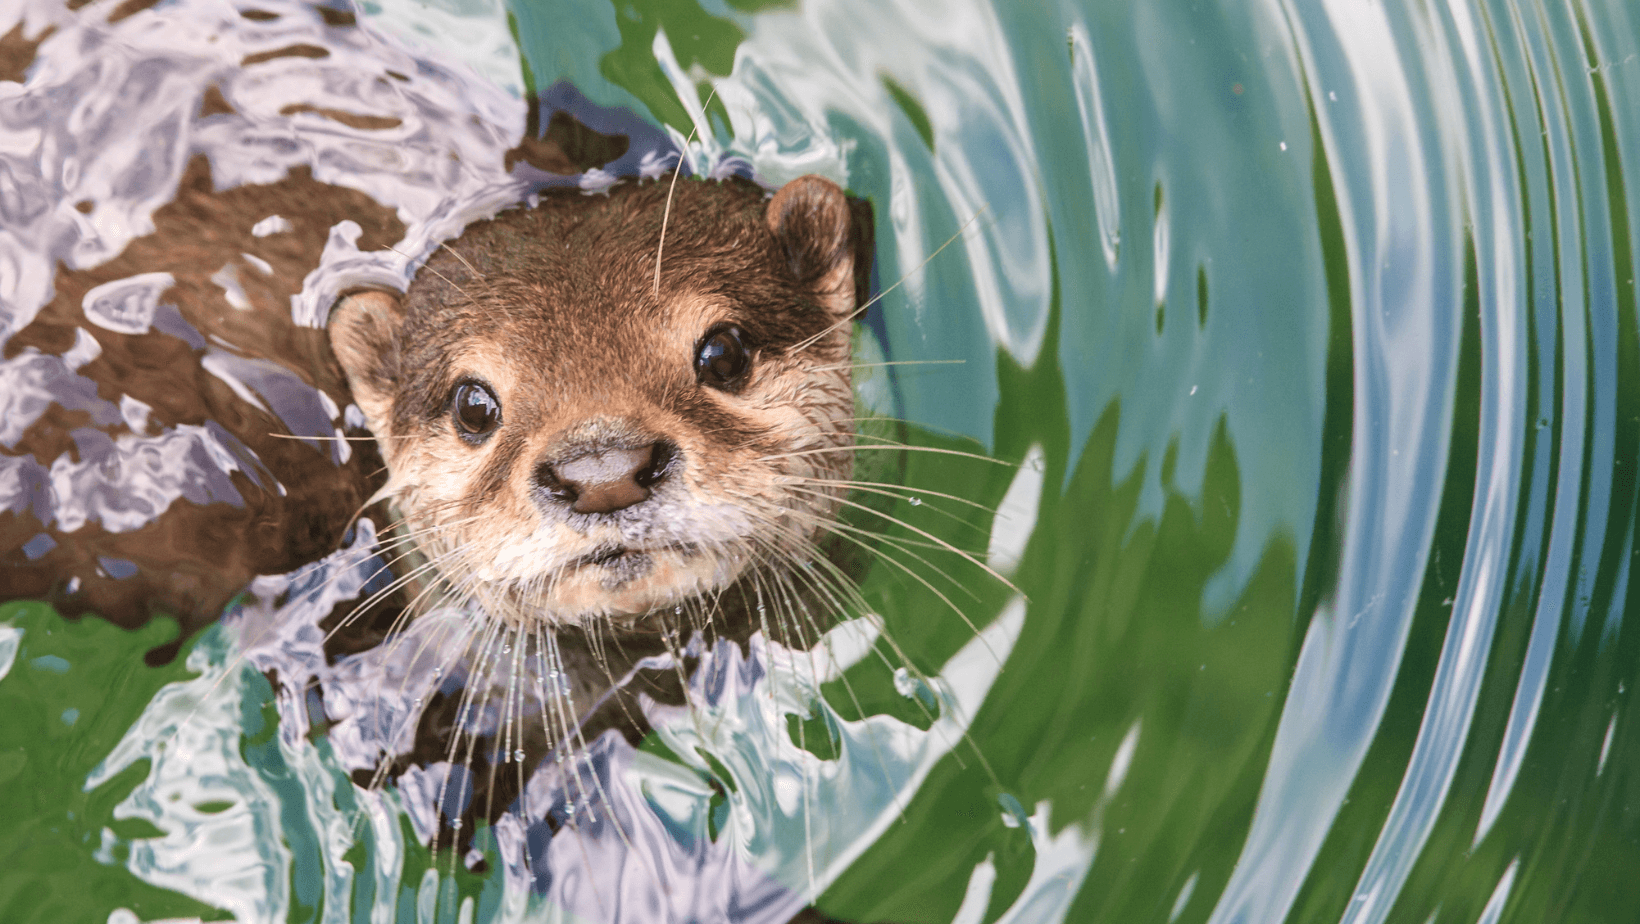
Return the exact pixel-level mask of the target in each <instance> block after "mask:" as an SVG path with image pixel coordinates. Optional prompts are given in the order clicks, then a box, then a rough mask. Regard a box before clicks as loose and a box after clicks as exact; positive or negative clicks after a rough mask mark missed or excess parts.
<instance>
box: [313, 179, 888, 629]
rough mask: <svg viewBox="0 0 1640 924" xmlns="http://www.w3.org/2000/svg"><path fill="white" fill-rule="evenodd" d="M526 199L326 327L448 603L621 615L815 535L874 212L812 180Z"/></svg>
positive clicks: (687, 593) (408, 526) (830, 508)
mask: <svg viewBox="0 0 1640 924" xmlns="http://www.w3.org/2000/svg"><path fill="white" fill-rule="evenodd" d="M666 198H667V184H666V183H665V182H661V183H647V184H642V185H623V186H619V187H616V188H615V189H613V190H612V191H611V193H610V195H609V196H608V197H602V196H583V195H581V194H579V192H578V191H574V190H571V191H569V192H567V193H563V192H552V193H548V194H544V195H543V196H542V201H541V204H540V206H539V207H538V208H532V209H520V210H515V211H511V212H507V213H503V214H502V215H500V216H497V217H496V218H495V219H493V220H491V221H487V222H484V223H481V224H478V225H474V226H472V227H470V228H468V229H467V230H466V231H465V232H464V233H463V235H462V236H461V237H460V238H459V239H458V240H456V241H455V242H453V243H451V244H450V245H449V246H448V247H446V248H443V249H441V250H440V251H439V253H438V254H436V255H435V256H434V257H433V258H432V259H431V260H429V261H428V263H427V265H426V266H425V267H423V268H422V270H421V271H420V273H418V275H417V276H416V279H415V280H414V282H413V283H412V285H411V286H410V290H409V292H408V293H406V294H405V295H403V296H398V295H395V294H390V293H386V292H379V291H367V292H358V293H354V294H352V295H350V296H347V297H345V298H344V299H343V300H342V301H341V302H339V303H338V304H337V306H336V308H335V309H334V310H333V312H332V317H331V321H330V336H331V342H332V345H333V347H334V349H335V352H336V355H337V357H338V359H339V360H340V361H341V364H342V367H343V369H344V370H345V371H346V373H347V377H348V381H349V384H350V386H351V388H352V391H353V394H354V398H355V400H356V401H357V403H358V405H359V407H360V408H361V409H362V410H363V411H364V414H365V417H366V419H367V421H368V423H369V426H370V428H371V431H372V432H373V433H374V434H375V435H376V437H377V441H378V443H379V444H380V446H381V450H382V455H383V458H384V459H385V460H386V461H387V465H388V469H389V480H388V484H387V488H386V489H385V490H386V492H387V493H388V494H389V495H390V496H391V498H392V500H393V503H394V505H395V507H396V509H397V511H398V514H399V516H400V517H401V518H402V522H403V526H404V528H405V530H406V532H407V534H409V535H413V536H414V537H415V539H414V542H415V545H416V547H417V548H418V550H419V551H420V552H421V554H422V555H424V556H425V558H426V559H427V564H428V567H429V568H430V570H431V571H433V572H435V573H436V574H437V575H438V579H439V580H440V581H441V582H442V583H443V584H444V585H445V588H446V589H447V591H448V593H449V594H450V595H452V596H456V597H460V598H465V599H472V600H475V601H477V602H478V603H479V604H480V605H481V606H482V607H483V608H484V609H485V610H486V611H487V612H488V613H490V614H491V615H492V616H495V617H497V618H500V619H503V620H505V621H507V622H509V623H512V624H514V625H524V624H528V623H530V622H532V621H535V622H539V621H546V622H551V623H565V622H579V621H583V620H587V619H590V618H596V617H623V616H624V617H635V616H640V615H642V614H644V613H648V612H651V611H654V610H657V609H660V608H667V607H674V606H679V605H682V604H683V603H685V602H686V601H689V600H692V599H694V598H697V597H700V596H702V595H709V594H712V593H713V592H717V591H721V590H722V589H723V588H725V587H727V586H729V585H730V584H731V583H733V582H734V581H736V580H737V579H738V578H741V577H743V576H746V575H748V574H749V573H751V572H755V571H756V570H757V569H764V568H772V569H782V570H784V569H789V568H792V567H797V566H799V565H800V564H801V563H802V562H804V561H805V560H807V559H808V558H809V557H811V556H812V555H813V554H814V552H813V549H814V539H815V538H816V536H817V534H818V533H819V532H820V531H822V529H823V528H824V526H825V524H827V523H829V522H830V520H831V518H832V517H833V515H834V514H835V512H836V507H837V505H838V503H839V501H840V498H841V496H842V494H843V493H844V488H843V486H842V485H841V484H840V483H839V482H841V481H842V480H843V479H846V478H847V477H848V475H849V471H850V456H851V452H850V451H849V450H848V446H849V444H850V442H851V440H852V434H853V429H852V422H851V418H852V416H853V407H854V404H853V392H852V389H851V385H850V367H849V355H848V351H849V338H850V333H851V332H850V325H849V319H850V318H851V316H852V315H853V314H854V312H855V309H856V305H857V304H859V302H860V297H861V292H862V291H863V289H864V283H865V280H866V278H867V271H868V269H869V259H870V256H869V255H870V226H869V225H870V223H869V212H866V211H865V210H864V208H863V206H862V207H861V212H862V217H863V220H862V221H860V222H856V221H855V217H854V213H853V211H852V210H851V207H850V203H849V200H848V199H847V198H846V197H845V196H844V194H843V192H842V191H841V190H840V189H838V188H837V187H836V186H835V185H834V184H832V183H831V182H829V181H827V180H824V179H820V178H818V177H804V178H802V179H799V180H796V181H794V182H792V183H790V184H788V185H787V186H785V187H784V188H782V189H781V190H780V191H779V192H778V193H776V194H775V195H774V196H773V198H767V196H766V194H765V193H764V192H763V191H762V190H761V189H760V188H758V187H756V186H755V185H753V184H750V183H746V182H742V181H730V182H725V183H710V182H699V181H690V180H685V181H682V182H679V183H678V184H677V189H676V194H675V199H674V201H673V204H672V211H671V218H670V221H669V223H668V226H667V229H666V237H665V244H664V250H663V251H662V257H661V259H662V260H663V263H662V264H661V270H660V282H659V290H658V292H657V290H656V283H655V279H656V276H655V260H656V249H657V242H658V241H659V240H660V237H661V224H662V213H663V211H664V209H665V204H666Z"/></svg>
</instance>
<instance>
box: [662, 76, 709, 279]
mask: <svg viewBox="0 0 1640 924" xmlns="http://www.w3.org/2000/svg"><path fill="white" fill-rule="evenodd" d="M716 97H717V87H715V86H714V87H713V88H712V92H710V93H708V94H707V95H706V102H705V103H704V104H702V106H701V111H702V112H705V111H706V109H707V108H709V107H710V106H711V105H712V100H713V99H715V98H716ZM699 130H700V123H698V122H697V123H696V124H694V125H693V126H690V128H689V137H688V138H687V139H685V140H684V142H683V150H681V151H679V152H678V165H677V166H676V167H675V168H673V170H672V185H671V186H668V187H667V189H666V209H665V210H664V211H662V212H661V237H660V240H659V241H658V242H656V244H655V297H656V298H660V297H661V250H662V249H663V248H664V247H666V225H667V223H668V222H669V221H671V220H672V194H673V193H674V192H676V191H677V189H678V177H679V176H680V175H681V174H682V173H683V159H684V157H686V156H688V154H689V145H691V144H693V143H694V141H695V132H697V131H699Z"/></svg>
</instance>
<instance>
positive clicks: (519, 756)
mask: <svg viewBox="0 0 1640 924" xmlns="http://www.w3.org/2000/svg"><path fill="white" fill-rule="evenodd" d="M513 760H516V761H518V762H519V763H523V762H524V749H523V748H519V749H518V750H516V751H514V752H513Z"/></svg>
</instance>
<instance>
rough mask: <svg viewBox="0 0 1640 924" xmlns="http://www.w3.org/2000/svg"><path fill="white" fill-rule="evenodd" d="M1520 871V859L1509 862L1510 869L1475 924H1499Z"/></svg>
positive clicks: (1500, 880) (1487, 901)
mask: <svg viewBox="0 0 1640 924" xmlns="http://www.w3.org/2000/svg"><path fill="white" fill-rule="evenodd" d="M1519 871H1520V857H1518V856H1517V857H1515V858H1514V859H1513V860H1510V861H1509V868H1508V869H1506V870H1504V871H1503V876H1502V878H1500V879H1499V880H1498V885H1497V888H1495V889H1493V890H1492V897H1491V898H1489V899H1487V900H1486V907H1485V908H1482V909H1481V916H1480V917H1479V918H1477V919H1475V924H1498V920H1499V919H1500V918H1502V917H1503V906H1504V905H1505V904H1506V903H1507V902H1508V901H1509V890H1510V889H1512V888H1514V885H1515V873H1517V872H1519Z"/></svg>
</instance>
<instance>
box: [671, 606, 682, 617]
mask: <svg viewBox="0 0 1640 924" xmlns="http://www.w3.org/2000/svg"><path fill="white" fill-rule="evenodd" d="M672 615H674V616H682V615H683V607H681V606H674V607H672Z"/></svg>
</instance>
